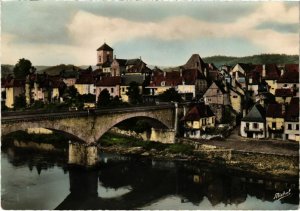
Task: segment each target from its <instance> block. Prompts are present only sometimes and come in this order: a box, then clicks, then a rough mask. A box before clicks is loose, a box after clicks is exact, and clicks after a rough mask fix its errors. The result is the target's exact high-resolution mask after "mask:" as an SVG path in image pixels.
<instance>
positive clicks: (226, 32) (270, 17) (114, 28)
mask: <svg viewBox="0 0 300 211" xmlns="http://www.w3.org/2000/svg"><path fill="white" fill-rule="evenodd" d="M298 9H299V7H298V6H293V7H289V8H288V7H287V6H286V5H285V4H284V2H271V3H270V2H267V3H263V4H262V5H261V6H260V7H258V8H257V10H255V11H254V12H253V13H251V14H249V15H248V16H246V17H241V18H239V19H237V20H236V21H234V22H232V23H213V22H207V21H201V20H197V19H194V18H191V17H188V16H179V17H169V18H165V19H163V20H159V21H156V22H151V21H148V22H138V21H132V20H127V19H124V18H113V17H104V16H98V15H95V14H91V13H88V12H85V11H78V12H77V13H76V14H75V15H74V18H73V20H72V21H71V22H70V24H69V25H68V26H67V28H68V31H69V34H70V36H71V37H72V39H73V41H74V43H76V44H77V45H82V46H90V47H94V48H95V47H96V46H97V45H99V44H101V43H103V41H106V42H108V43H111V44H115V43H117V42H121V41H128V40H132V39H137V38H145V37H148V38H156V39H159V40H165V41H172V40H189V39H201V38H211V39H214V38H222V37H224V38H230V37H236V38H246V39H248V40H249V41H251V42H252V43H254V44H257V45H259V46H262V47H264V48H265V49H266V51H268V52H274V53H275V52H276V53H289V54H290V53H292V54H296V53H298V47H297V44H298V42H297V39H298V35H297V34H296V33H279V32H278V31H275V30H272V29H259V28H257V27H256V26H258V25H259V24H262V23H264V22H274V23H280V24H282V25H284V24H295V23H298V22H299V20H298V16H299V11H298ZM266 38H267V39H266ZM279 43H281V44H279ZM296 43H297V44H296Z"/></svg>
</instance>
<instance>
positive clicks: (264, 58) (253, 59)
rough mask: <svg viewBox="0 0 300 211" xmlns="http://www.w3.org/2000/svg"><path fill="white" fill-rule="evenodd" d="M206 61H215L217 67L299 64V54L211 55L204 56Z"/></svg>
mask: <svg viewBox="0 0 300 211" xmlns="http://www.w3.org/2000/svg"><path fill="white" fill-rule="evenodd" d="M203 61H204V62H206V63H214V64H215V65H216V66H217V67H219V66H221V65H223V64H227V65H235V64H237V63H252V64H298V63H299V55H286V54H260V55H253V56H245V57H232V56H211V57H205V58H203Z"/></svg>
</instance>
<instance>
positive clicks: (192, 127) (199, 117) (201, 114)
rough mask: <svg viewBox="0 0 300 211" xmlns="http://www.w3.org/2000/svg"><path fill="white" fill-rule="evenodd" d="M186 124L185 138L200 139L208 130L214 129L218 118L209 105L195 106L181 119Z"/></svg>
mask: <svg viewBox="0 0 300 211" xmlns="http://www.w3.org/2000/svg"><path fill="white" fill-rule="evenodd" d="M181 121H182V122H183V124H184V131H185V132H184V136H185V137H189V138H200V137H201V135H202V134H203V133H205V131H206V130H207V129H208V128H214V127H215V124H216V117H215V115H214V113H213V112H212V111H211V109H210V108H209V106H208V105H205V104H204V103H201V104H198V105H194V106H193V107H192V108H191V109H190V110H189V111H188V112H187V113H186V115H185V116H184V117H183V118H182V119H181Z"/></svg>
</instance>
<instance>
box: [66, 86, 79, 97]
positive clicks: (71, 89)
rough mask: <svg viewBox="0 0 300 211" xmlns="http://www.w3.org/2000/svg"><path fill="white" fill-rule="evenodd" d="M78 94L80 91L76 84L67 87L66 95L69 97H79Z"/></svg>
mask: <svg viewBox="0 0 300 211" xmlns="http://www.w3.org/2000/svg"><path fill="white" fill-rule="evenodd" d="M78 94H79V93H78V91H77V89H76V88H75V87H74V86H69V87H68V88H67V89H66V95H67V96H68V97H70V98H71V99H74V98H77V96H78Z"/></svg>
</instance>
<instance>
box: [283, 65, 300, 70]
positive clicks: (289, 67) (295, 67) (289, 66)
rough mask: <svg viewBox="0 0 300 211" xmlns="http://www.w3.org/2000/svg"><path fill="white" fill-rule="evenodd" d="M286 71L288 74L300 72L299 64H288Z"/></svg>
mask: <svg viewBox="0 0 300 211" xmlns="http://www.w3.org/2000/svg"><path fill="white" fill-rule="evenodd" d="M284 69H285V71H286V72H290V71H292V72H299V64H286V65H285V66H284Z"/></svg>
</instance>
